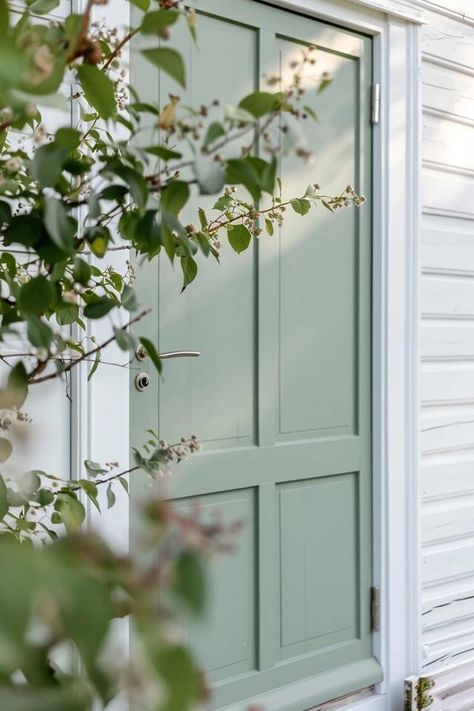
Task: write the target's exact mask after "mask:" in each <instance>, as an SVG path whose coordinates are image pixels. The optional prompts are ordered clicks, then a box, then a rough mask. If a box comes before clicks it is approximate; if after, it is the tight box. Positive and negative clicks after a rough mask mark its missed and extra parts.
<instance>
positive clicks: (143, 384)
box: [135, 373, 150, 392]
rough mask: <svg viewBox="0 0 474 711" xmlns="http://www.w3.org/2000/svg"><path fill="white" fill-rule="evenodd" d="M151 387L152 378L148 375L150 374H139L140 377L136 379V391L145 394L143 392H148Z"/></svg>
mask: <svg viewBox="0 0 474 711" xmlns="http://www.w3.org/2000/svg"><path fill="white" fill-rule="evenodd" d="M149 385H150V376H149V375H148V373H138V375H137V376H136V377H135V387H136V389H137V390H139V391H140V392H143V390H146V389H147V387H148V386H149Z"/></svg>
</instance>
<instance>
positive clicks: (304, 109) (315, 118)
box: [303, 106, 319, 121]
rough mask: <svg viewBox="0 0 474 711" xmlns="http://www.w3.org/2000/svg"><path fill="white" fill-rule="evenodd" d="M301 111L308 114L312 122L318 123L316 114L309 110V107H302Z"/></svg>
mask: <svg viewBox="0 0 474 711" xmlns="http://www.w3.org/2000/svg"><path fill="white" fill-rule="evenodd" d="M303 111H304V112H305V113H306V114H308V116H311V118H312V119H313V121H319V119H318V114H317V113H316V111H314V109H312V108H311V106H303Z"/></svg>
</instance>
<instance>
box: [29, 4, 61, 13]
mask: <svg viewBox="0 0 474 711" xmlns="http://www.w3.org/2000/svg"><path fill="white" fill-rule="evenodd" d="M59 2H60V0H33V2H32V3H31V5H29V9H30V11H31V12H34V13H35V15H47V14H48V12H51V10H54V9H55V8H56V7H58V5H59Z"/></svg>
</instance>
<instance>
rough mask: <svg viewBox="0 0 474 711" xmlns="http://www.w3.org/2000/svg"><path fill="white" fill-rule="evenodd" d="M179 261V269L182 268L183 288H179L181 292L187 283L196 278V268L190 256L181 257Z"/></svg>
mask: <svg viewBox="0 0 474 711" xmlns="http://www.w3.org/2000/svg"><path fill="white" fill-rule="evenodd" d="M180 261H181V269H182V270H183V288H182V289H181V292H183V291H184V290H185V289H186V287H187V286H188V284H191V282H192V281H194V279H195V278H196V275H197V271H198V268H197V264H196V262H195V261H194V259H193V258H192V257H181V260H180Z"/></svg>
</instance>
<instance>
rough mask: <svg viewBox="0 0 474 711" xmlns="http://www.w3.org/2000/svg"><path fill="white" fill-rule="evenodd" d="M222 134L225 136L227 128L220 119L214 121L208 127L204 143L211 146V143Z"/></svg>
mask: <svg viewBox="0 0 474 711" xmlns="http://www.w3.org/2000/svg"><path fill="white" fill-rule="evenodd" d="M220 136H225V128H224V126H223V125H222V124H221V123H220V122H219V121H213V122H212V123H211V124H210V125H209V128H208V129H207V132H206V137H205V139H204V143H203V146H204V148H207V147H208V146H210V145H211V143H214V141H215V140H216V139H218V138H220Z"/></svg>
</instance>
